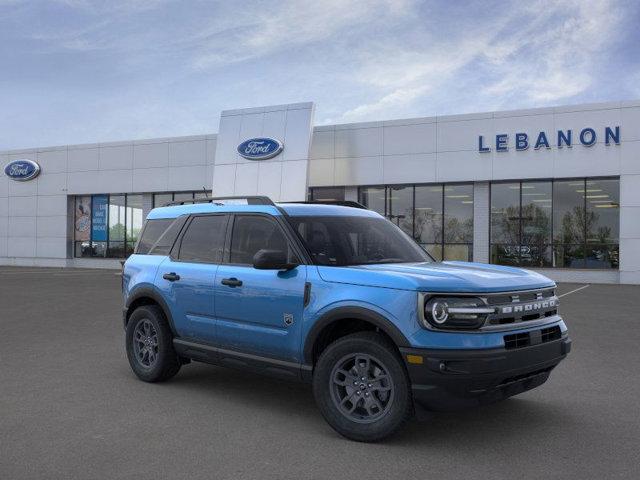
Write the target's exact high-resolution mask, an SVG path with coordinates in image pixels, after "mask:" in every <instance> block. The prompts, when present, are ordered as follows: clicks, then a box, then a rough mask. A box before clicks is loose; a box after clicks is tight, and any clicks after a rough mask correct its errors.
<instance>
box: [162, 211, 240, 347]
mask: <svg viewBox="0 0 640 480" xmlns="http://www.w3.org/2000/svg"><path fill="white" fill-rule="evenodd" d="M228 220H229V216H228V215H225V214H213V215H195V216H193V217H192V218H190V219H189V220H188V223H187V225H186V226H185V228H184V231H183V233H182V235H181V236H180V238H178V240H177V242H176V244H175V245H174V246H173V249H172V251H171V256H170V257H169V258H167V259H166V260H165V261H164V262H163V263H162V264H161V265H160V268H159V269H158V274H157V280H156V285H157V286H158V288H159V289H160V290H161V291H162V293H163V295H164V298H165V299H166V300H167V303H168V305H169V308H170V309H171V313H172V316H173V322H174V326H175V328H176V331H177V333H178V335H179V336H180V337H183V338H190V339H193V340H199V341H203V342H209V343H213V342H215V340H216V326H215V315H214V285H215V278H216V272H217V269H218V265H219V264H220V262H221V260H222V252H223V251H224V242H225V237H226V229H227V223H228Z"/></svg>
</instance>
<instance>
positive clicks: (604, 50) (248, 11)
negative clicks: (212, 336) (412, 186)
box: [0, 0, 640, 149]
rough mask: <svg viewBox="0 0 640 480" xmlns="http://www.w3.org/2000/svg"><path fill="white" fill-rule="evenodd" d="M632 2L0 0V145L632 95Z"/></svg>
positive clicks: (639, 91) (636, 33)
mask: <svg viewBox="0 0 640 480" xmlns="http://www.w3.org/2000/svg"><path fill="white" fill-rule="evenodd" d="M639 23H640V2H637V1H632V0H631V1H627V2H625V1H604V0H603V1H590V0H582V1H579V0H575V1H574V0H567V1H561V2H560V1H559V2H552V1H538V0H533V1H526V2H525V1H513V2H506V1H482V2H480V1H477V2H463V1H453V0H450V1H413V0H364V1H351V0H341V1H340V0H329V1H324V0H316V1H295V0H279V1H267V0H263V1H247V2H243V1H240V0H235V1H234V0H229V1H217V2H216V1H170V0H145V1H142V0H141V1H132V2H124V1H121V0H111V1H100V2H91V1H88V0H49V1H46V2H38V1H30V2H23V1H18V0H0V109H1V112H2V113H1V114H0V149H9V148H23V147H33V146H48V145H61V144H68V143H92V142H102V141H111V140H124V139H137V138H150V137H162V136H175V135H194V134H201V133H212V132H216V131H217V129H218V119H219V113H220V111H221V110H224V109H229V108H240V107H247V106H258V105H270V104H280V103H289V102H300V101H315V102H316V117H315V121H316V124H323V123H346V122H355V121H369V120H383V119H392V118H403V117H411V116H429V115H444V114H455V113H468V112H477V111H491V110H502V109H514V108H528V107H540V106H548V105H561V104H571V103H583V102H600V101H611V100H625V99H636V98H640V28H639V27H638V25H639Z"/></svg>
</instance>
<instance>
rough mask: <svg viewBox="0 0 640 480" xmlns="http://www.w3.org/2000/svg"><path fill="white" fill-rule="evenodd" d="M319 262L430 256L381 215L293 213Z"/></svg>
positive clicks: (402, 260) (356, 262) (407, 260)
mask: <svg viewBox="0 0 640 480" xmlns="http://www.w3.org/2000/svg"><path fill="white" fill-rule="evenodd" d="M289 221H290V222H291V224H292V225H293V227H294V228H295V229H296V231H297V232H298V233H299V234H300V237H301V238H302V240H303V241H304V243H305V244H306V246H307V249H308V250H309V253H310V254H311V256H312V258H313V260H314V262H315V263H316V264H319V265H334V266H345V265H365V264H376V263H413V262H428V261H430V260H431V259H430V258H429V256H428V255H427V254H426V252H425V251H424V250H422V249H421V248H420V247H419V246H418V245H417V244H416V243H415V242H413V241H412V240H411V238H409V237H408V236H407V235H406V234H404V233H403V232H402V231H401V230H400V229H399V228H398V227H396V226H395V225H393V224H392V223H391V222H390V221H388V220H385V219H384V218H380V217H315V216H314V217H290V218H289Z"/></svg>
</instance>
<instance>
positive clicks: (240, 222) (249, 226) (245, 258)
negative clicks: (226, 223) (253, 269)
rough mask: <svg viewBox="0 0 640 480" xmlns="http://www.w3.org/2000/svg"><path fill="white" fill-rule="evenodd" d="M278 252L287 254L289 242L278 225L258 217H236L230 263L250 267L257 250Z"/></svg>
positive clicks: (265, 218) (288, 253)
mask: <svg viewBox="0 0 640 480" xmlns="http://www.w3.org/2000/svg"><path fill="white" fill-rule="evenodd" d="M262 249H267V250H280V251H283V252H287V255H288V256H289V259H290V260H292V259H291V257H290V252H289V242H287V238H286V237H285V235H284V232H283V231H282V228H281V227H280V225H278V224H277V223H276V222H275V221H273V220H271V219H269V218H267V217H263V216H259V215H238V216H236V219H235V222H234V224H233V233H232V235H231V255H230V258H229V261H230V263H239V264H243V265H252V264H253V256H254V255H255V254H256V253H258V251H259V250H262Z"/></svg>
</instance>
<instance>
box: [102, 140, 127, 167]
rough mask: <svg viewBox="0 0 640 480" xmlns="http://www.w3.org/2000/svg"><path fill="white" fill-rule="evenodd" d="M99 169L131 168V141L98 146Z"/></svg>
mask: <svg viewBox="0 0 640 480" xmlns="http://www.w3.org/2000/svg"><path fill="white" fill-rule="evenodd" d="M98 165H99V168H100V170H126V169H131V168H133V143H131V144H128V145H126V144H125V145H114V146H103V147H100V161H99V164H98Z"/></svg>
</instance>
